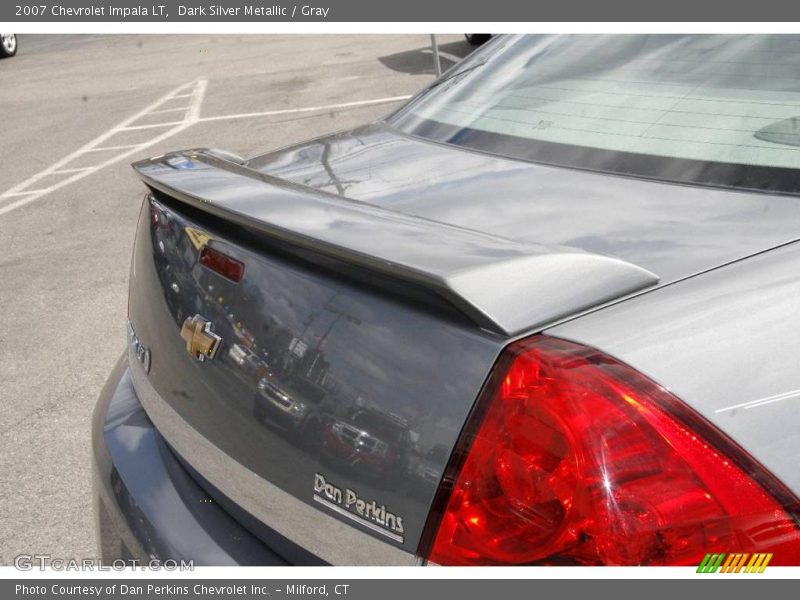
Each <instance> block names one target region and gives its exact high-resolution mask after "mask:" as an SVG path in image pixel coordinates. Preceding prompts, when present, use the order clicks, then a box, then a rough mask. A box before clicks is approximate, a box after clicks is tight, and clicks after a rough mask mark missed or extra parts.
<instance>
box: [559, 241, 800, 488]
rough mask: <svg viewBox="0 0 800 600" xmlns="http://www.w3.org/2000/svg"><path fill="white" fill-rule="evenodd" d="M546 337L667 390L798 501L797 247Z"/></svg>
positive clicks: (595, 316)
mask: <svg viewBox="0 0 800 600" xmlns="http://www.w3.org/2000/svg"><path fill="white" fill-rule="evenodd" d="M546 333H548V334H550V335H554V336H557V337H562V338H565V339H569V340H572V341H576V342H579V343H582V344H586V345H588V346H592V347H595V348H598V349H600V350H602V351H603V352H606V353H608V354H610V355H612V356H615V357H616V358H618V359H620V360H622V361H624V362H626V363H628V364H630V365H632V366H633V367H634V368H636V369H637V370H639V371H641V372H642V373H644V374H646V375H647V376H649V377H651V378H652V379H653V380H655V381H657V382H658V383H660V384H662V385H663V386H665V387H667V388H668V389H669V390H670V391H672V392H673V393H674V394H675V395H677V396H678V397H679V398H680V399H681V400H683V401H684V402H686V403H687V404H689V406H691V407H692V408H693V409H694V410H696V411H698V412H699V413H700V414H702V415H703V416H704V417H705V418H707V419H708V420H709V421H711V422H712V423H714V424H715V425H716V426H717V427H719V428H720V429H721V430H722V431H724V432H725V433H727V434H728V435H729V436H730V437H731V438H732V439H733V440H735V441H736V442H737V443H738V444H739V445H741V446H742V447H743V448H744V449H745V450H746V451H747V452H748V453H749V454H750V455H751V456H753V457H754V458H755V459H756V460H758V461H760V462H761V463H762V464H763V465H764V466H765V467H767V469H769V470H770V471H771V472H772V473H773V474H774V475H776V476H777V477H778V478H779V479H781V480H782V481H783V483H785V484H786V485H787V486H788V487H789V488H790V489H791V490H792V491H794V493H795V494H800V469H798V464H800V404H798V403H799V402H800V395H798V393H797V391H798V390H800V244H790V245H787V246H785V247H783V248H780V249H776V250H773V251H771V252H769V253H764V254H761V255H759V256H755V257H752V258H750V259H747V260H744V261H741V262H739V263H736V264H733V265H730V266H727V267H724V268H721V269H717V270H715V271H712V272H710V273H706V274H704V275H703V276H702V277H694V278H691V279H688V280H685V281H682V282H679V283H676V284H674V285H671V286H667V287H664V288H662V289H659V290H655V291H653V292H650V293H645V294H643V295H641V296H639V297H637V298H634V299H632V300H629V301H627V302H622V303H620V304H618V305H616V306H612V307H610V308H606V309H604V310H601V311H598V312H596V313H594V314H590V315H587V316H584V317H582V318H578V319H576V320H574V321H570V322H568V323H565V324H562V325H560V326H557V327H554V328H552V329H550V330H548V331H547V332H546ZM741 405H744V406H741Z"/></svg>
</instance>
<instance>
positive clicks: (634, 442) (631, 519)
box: [420, 335, 800, 565]
mask: <svg viewBox="0 0 800 600" xmlns="http://www.w3.org/2000/svg"><path fill="white" fill-rule="evenodd" d="M448 483H449V485H448ZM437 504H438V506H439V507H440V508H442V510H440V511H439V513H438V514H435V515H434V516H432V517H431V519H430V520H429V523H428V526H427V527H426V535H425V536H423V546H421V548H420V550H421V553H422V554H423V555H427V558H428V559H429V561H431V562H434V563H438V564H585V565H697V564H699V563H700V561H701V560H702V558H703V556H704V555H705V554H706V553H708V552H748V553H752V552H766V551H768V552H773V553H774V558H773V562H772V563H771V564H790V565H800V530H798V526H797V524H796V522H795V520H794V519H793V517H792V516H791V515H790V513H792V512H793V513H794V514H797V508H798V501H797V499H796V498H794V497H793V496H792V495H791V494H790V493H789V492H788V491H787V490H786V489H785V488H784V487H783V486H782V485H781V484H780V483H779V482H778V481H777V480H775V479H774V478H773V477H772V476H771V475H770V474H769V473H767V472H766V471H765V470H764V469H763V467H761V466H760V465H758V464H757V463H756V462H755V461H753V460H752V459H751V458H749V457H748V456H747V455H746V454H745V453H744V452H743V451H742V450H741V449H740V448H739V447H738V446H736V445H735V444H734V443H733V442H732V441H731V440H729V439H728V438H726V437H725V436H724V435H723V434H722V433H721V432H719V431H718V430H717V429H715V428H714V427H713V426H712V425H711V424H710V423H708V422H707V421H705V420H704V419H703V418H702V417H700V416H699V415H697V414H696V413H694V412H693V411H692V410H691V409H690V408H689V407H688V406H686V405H685V404H684V403H683V402H681V401H680V400H679V399H677V398H676V397H675V396H673V395H672V394H670V393H669V392H668V391H667V390H665V389H664V388H662V387H660V386H658V385H657V384H655V383H654V382H652V381H650V380H649V379H647V378H646V377H644V376H643V375H641V374H639V373H638V372H636V371H635V370H633V369H632V368H631V367H629V366H627V365H625V364H623V363H620V362H618V361H616V360H615V359H613V358H611V357H608V356H606V355H604V354H602V353H600V352H599V351H596V350H593V349H590V348H586V347H583V346H580V345H578V344H574V343H572V342H567V341H563V340H559V339H555V338H549V337H546V336H542V335H537V336H533V337H531V338H528V339H525V340H522V341H520V342H517V343H515V344H513V345H512V346H510V347H509V348H508V349H507V350H506V352H505V354H504V355H503V357H502V358H501V359H500V361H499V362H498V364H497V365H496V367H495V369H494V371H493V374H492V376H491V378H490V380H489V382H488V384H487V386H486V388H485V390H484V392H483V395H482V398H481V399H480V401H479V403H478V405H477V408H476V412H475V414H474V415H473V417H472V418H471V420H470V424H468V427H467V429H466V430H465V432H464V434H462V439H461V440H460V441H459V447H458V448H457V450H456V454H455V455H454V457H453V460H452V462H451V465H450V467H449V470H448V473H447V474H446V476H445V484H444V486H443V488H442V490H440V497H439V498H437ZM787 511H788V512H787Z"/></svg>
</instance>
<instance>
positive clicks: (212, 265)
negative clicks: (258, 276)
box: [200, 246, 244, 283]
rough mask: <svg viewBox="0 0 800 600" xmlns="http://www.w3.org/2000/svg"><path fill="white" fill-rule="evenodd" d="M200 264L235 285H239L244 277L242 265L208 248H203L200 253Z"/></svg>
mask: <svg viewBox="0 0 800 600" xmlns="http://www.w3.org/2000/svg"><path fill="white" fill-rule="evenodd" d="M200 264H201V265H203V266H204V267H206V268H207V269H211V270H212V271H215V272H217V273H219V274H220V275H222V276H223V277H227V278H228V279H230V280H231V281H233V282H235V283H239V282H240V281H241V280H242V277H244V263H242V262H240V261H238V260H236V259H235V258H231V257H230V256H228V255H226V254H223V253H222V252H220V251H218V250H214V248H211V247H210V246H203V249H202V250H201V251H200Z"/></svg>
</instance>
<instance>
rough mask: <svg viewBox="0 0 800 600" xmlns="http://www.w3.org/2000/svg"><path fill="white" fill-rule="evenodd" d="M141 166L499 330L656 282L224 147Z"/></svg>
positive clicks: (224, 212)
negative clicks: (305, 176)
mask: <svg viewBox="0 0 800 600" xmlns="http://www.w3.org/2000/svg"><path fill="white" fill-rule="evenodd" d="M133 168H134V169H135V170H136V171H137V172H138V174H139V176H140V177H141V178H142V180H143V181H144V183H145V184H146V185H147V186H148V187H150V188H151V189H152V190H153V191H156V192H161V193H163V194H166V195H167V196H169V197H171V198H174V199H176V200H178V201H180V202H184V203H187V204H189V205H191V206H194V207H195V208H197V209H200V210H201V211H204V212H206V213H210V214H213V215H215V216H216V217H218V218H220V219H223V220H225V221H228V222H232V223H235V224H237V225H240V226H243V227H246V228H249V229H251V230H255V231H257V232H258V233H259V235H264V236H268V237H269V238H273V239H275V240H279V241H282V242H285V243H289V244H291V245H294V246H299V247H301V248H303V249H305V250H310V251H312V252H314V253H318V254H322V255H326V256H329V257H332V258H335V259H337V260H340V261H344V262H345V263H347V264H351V265H354V266H358V267H361V268H365V269H368V270H370V271H374V272H378V273H381V274H383V275H385V276H388V277H390V278H392V279H395V280H400V281H404V282H411V283H414V284H416V285H419V286H422V287H424V288H426V289H428V290H429V291H431V292H434V293H436V294H437V295H439V296H440V297H442V298H443V299H445V300H446V301H447V302H449V303H450V304H452V305H453V306H454V307H455V308H457V309H458V310H459V311H461V312H462V313H463V314H464V315H465V316H467V317H468V318H469V319H470V320H472V321H473V322H474V323H476V324H477V325H478V326H479V327H481V328H483V329H486V330H488V331H491V332H494V333H497V334H501V335H506V336H512V335H516V334H518V333H522V332H524V331H528V330H532V329H534V328H537V327H540V326H543V325H546V324H549V323H552V322H554V321H556V320H559V319H561V318H564V317H567V316H569V315H572V314H575V313H578V312H580V311H583V310H586V309H588V308H591V307H593V306H597V305H598V304H602V303H604V302H607V301H610V300H613V299H616V298H619V297H621V296H624V295H627V294H630V293H633V292H635V291H638V290H641V289H643V288H645V287H649V286H652V285H654V284H656V283H657V282H658V277H657V276H656V275H654V274H653V273H651V272H649V271H647V270H645V269H642V268H640V267H638V266H636V265H632V264H630V263H627V262H625V261H622V260H619V259H616V258H612V257H608V256H602V255H598V254H591V253H586V252H583V251H580V250H575V249H571V248H563V247H552V246H544V245H539V244H530V243H519V242H515V241H512V240H508V239H504V238H501V237H497V236H493V235H488V234H484V233H480V232H476V231H473V230H468V229H463V228H459V227H455V226H452V225H447V224H443V223H439V222H436V221H430V220H427V219H423V218H419V217H413V216H409V215H405V214H402V213H398V212H394V211H391V210H387V209H384V208H380V207H378V206H374V205H370V204H365V203H362V202H358V201H353V200H348V199H346V198H342V197H339V196H336V195H333V194H327V193H325V192H320V191H317V190H311V189H309V188H306V187H303V186H300V185H297V184H293V183H290V182H287V181H285V180H281V179H277V178H274V177H271V176H269V175H265V174H263V173H260V172H258V171H255V170H253V169H250V168H248V167H247V166H245V164H244V161H242V160H240V159H238V157H235V156H234V155H230V154H227V153H221V152H218V151H212V150H206V149H201V150H190V151H184V152H178V153H172V154H166V155H163V156H159V157H155V158H151V159H148V160H143V161H140V162H137V163H134V165H133Z"/></svg>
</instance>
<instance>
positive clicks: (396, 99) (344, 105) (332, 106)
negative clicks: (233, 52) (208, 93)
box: [198, 96, 411, 123]
mask: <svg viewBox="0 0 800 600" xmlns="http://www.w3.org/2000/svg"><path fill="white" fill-rule="evenodd" d="M409 98H411V96H392V97H390V98H376V99H375V100H358V101H356V102H342V103H341V104H327V105H324V106H306V107H304V108H286V109H282V110H267V111H264V112H253V113H241V114H238V115H218V116H215V117H203V118H201V119H198V121H199V122H201V123H205V122H206V121H225V120H228V119H251V118H253V117H272V116H274V115H291V114H295V113H305V112H315V111H326V110H336V109H339V108H354V107H356V106H372V105H375V104H388V103H390V102H400V101H402V100H408V99H409Z"/></svg>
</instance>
